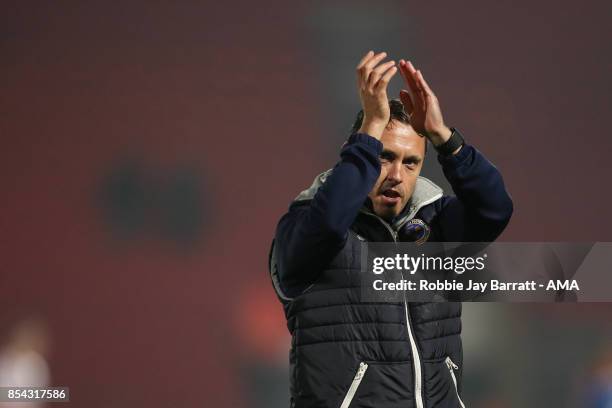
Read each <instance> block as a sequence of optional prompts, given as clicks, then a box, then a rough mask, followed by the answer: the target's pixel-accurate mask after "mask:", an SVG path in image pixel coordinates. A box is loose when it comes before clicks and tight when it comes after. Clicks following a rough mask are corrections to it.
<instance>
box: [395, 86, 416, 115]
mask: <svg viewBox="0 0 612 408" xmlns="http://www.w3.org/2000/svg"><path fill="white" fill-rule="evenodd" d="M399 96H400V100H401V101H402V104H403V105H404V110H405V111H406V113H407V114H408V116H410V115H412V112H413V111H414V106H413V105H412V99H410V93H408V91H407V90H405V89H402V90H401V91H400V94H399Z"/></svg>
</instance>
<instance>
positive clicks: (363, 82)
mask: <svg viewBox="0 0 612 408" xmlns="http://www.w3.org/2000/svg"><path fill="white" fill-rule="evenodd" d="M386 55H387V53H386V52H381V53H379V54H376V55H373V56H371V57H370V58H368V59H367V60H366V61H365V62H364V64H363V65H362V66H361V68H359V69H358V70H357V71H358V82H359V87H360V88H361V89H365V88H366V87H367V85H368V84H367V82H368V78H369V77H370V72H371V71H372V68H374V67H375V66H376V64H378V63H379V62H380V61H381V60H382V59H383V58H385V56H386Z"/></svg>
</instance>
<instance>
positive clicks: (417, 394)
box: [340, 211, 424, 408]
mask: <svg viewBox="0 0 612 408" xmlns="http://www.w3.org/2000/svg"><path fill="white" fill-rule="evenodd" d="M361 212H362V213H364V214H367V215H370V216H372V217H374V218H376V219H378V220H379V221H380V223H381V224H382V225H383V226H385V228H387V230H388V231H389V233H390V234H391V238H393V242H395V243H397V232H395V231H394V230H393V229H392V228H391V226H390V225H389V224H387V222H385V220H383V219H382V218H380V217H379V216H378V215H376V214H373V213H371V212H369V211H361ZM401 277H402V280H403V279H404V274H403V273H401ZM402 294H403V295H404V296H403V297H404V312H405V315H406V330H407V331H408V338H409V339H410V351H411V353H412V362H413V363H414V399H415V403H416V408H423V406H424V405H423V395H422V388H421V382H422V381H421V378H422V377H423V374H422V372H421V357H420V356H419V349H418V347H417V344H416V341H415V340H414V334H413V333H412V325H411V324H410V312H409V311H408V301H407V300H406V292H405V291H402ZM347 407H348V405H347V406H346V407H345V406H344V405H342V406H341V407H340V408H347Z"/></svg>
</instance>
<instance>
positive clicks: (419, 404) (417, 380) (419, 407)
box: [401, 273, 465, 408]
mask: <svg viewBox="0 0 612 408" xmlns="http://www.w3.org/2000/svg"><path fill="white" fill-rule="evenodd" d="M401 276H402V280H403V279H404V274H403V273H402V274H401ZM402 294H403V295H404V312H405V313H406V330H408V338H409V339H410V349H411V351H412V362H413V363H414V398H415V402H416V408H423V395H422V390H421V377H422V373H421V358H420V357H419V349H418V348H417V344H416V341H415V340H414V335H413V334H412V326H411V324H410V312H409V311H408V301H407V300H406V291H402ZM464 408H465V407H464Z"/></svg>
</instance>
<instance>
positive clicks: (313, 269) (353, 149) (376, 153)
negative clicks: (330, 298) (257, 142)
mask: <svg viewBox="0 0 612 408" xmlns="http://www.w3.org/2000/svg"><path fill="white" fill-rule="evenodd" d="M381 151H382V143H381V142H380V141H378V140H377V139H375V138H373V137H371V136H369V135H367V134H360V133H356V134H353V135H351V136H350V137H349V139H348V141H347V143H346V144H345V145H344V147H343V148H342V150H341V152H340V161H339V162H338V163H337V164H336V165H335V167H334V169H333V171H332V172H331V174H330V175H329V176H328V177H327V179H326V180H325V182H324V183H323V185H322V186H321V187H320V188H319V189H318V191H317V192H316V194H315V195H314V197H313V198H312V200H310V201H308V202H306V203H300V202H296V203H294V204H292V205H291V206H290V208H289V211H288V212H287V213H286V214H285V215H284V216H283V217H282V218H281V220H280V221H279V223H278V226H277V228H276V236H275V245H276V262H277V265H278V273H279V278H280V285H281V288H282V289H283V291H284V292H285V293H286V294H288V295H289V296H295V295H296V294H299V293H300V292H301V291H303V290H304V289H305V288H306V287H307V286H308V285H310V284H311V283H312V282H314V281H315V280H316V278H317V276H318V273H319V272H320V270H321V268H322V267H323V266H324V265H325V264H326V263H328V262H329V261H331V259H332V258H333V256H334V255H335V254H336V253H337V252H338V251H339V250H340V249H341V248H342V246H343V245H344V243H345V242H346V238H347V234H348V230H349V227H350V226H351V224H352V223H353V221H354V220H355V218H356V217H357V213H358V212H359V209H360V208H361V206H362V205H363V203H364V202H365V200H366V198H367V196H368V193H369V192H370V190H371V189H372V187H373V186H374V184H375V183H376V180H377V179H378V176H379V175H380V160H379V157H380V153H381Z"/></svg>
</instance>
